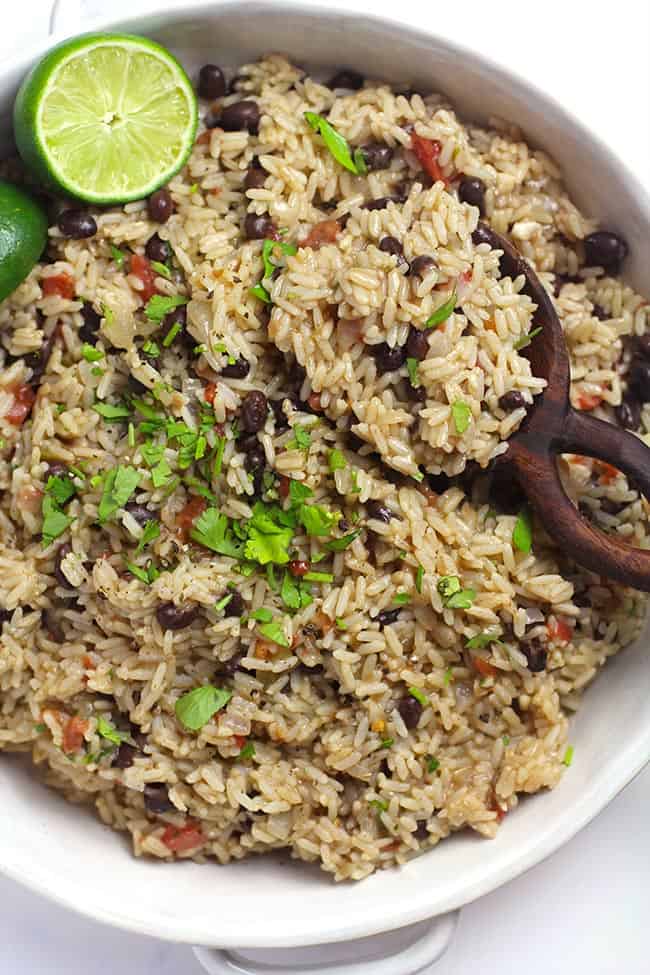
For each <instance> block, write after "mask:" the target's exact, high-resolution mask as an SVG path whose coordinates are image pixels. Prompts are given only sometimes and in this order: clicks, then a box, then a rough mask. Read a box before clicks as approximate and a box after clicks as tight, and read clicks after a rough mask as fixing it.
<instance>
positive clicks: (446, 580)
mask: <svg viewBox="0 0 650 975" xmlns="http://www.w3.org/2000/svg"><path fill="white" fill-rule="evenodd" d="M437 588H438V592H439V593H440V595H441V596H442V602H443V605H445V606H448V607H449V608H450V609H469V607H470V606H471V605H472V603H473V602H474V600H475V598H476V592H475V590H474V589H461V585H460V579H459V578H458V576H441V578H440V579H439V580H438V587H437Z"/></svg>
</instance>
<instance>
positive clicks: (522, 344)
mask: <svg viewBox="0 0 650 975" xmlns="http://www.w3.org/2000/svg"><path fill="white" fill-rule="evenodd" d="M541 331H542V326H541V325H540V326H539V327H538V328H534V329H532V331H530V332H529V333H528V334H527V335H522V336H521V338H518V339H517V341H516V342H515V343H514V345H513V346H512V347H513V349H516V350H517V352H520V351H521V349H525V348H526V347H527V346H528V345H530V343H531V342H532V340H533V339H534V338H535V336H536V335H539V333H540V332H541Z"/></svg>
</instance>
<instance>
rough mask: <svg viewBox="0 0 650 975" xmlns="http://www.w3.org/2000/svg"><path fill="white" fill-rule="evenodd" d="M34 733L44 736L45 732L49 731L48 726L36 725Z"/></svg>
mask: <svg viewBox="0 0 650 975" xmlns="http://www.w3.org/2000/svg"><path fill="white" fill-rule="evenodd" d="M34 731H35V732H36V734H37V735H42V734H43V732H44V731H47V725H46V724H35V725H34Z"/></svg>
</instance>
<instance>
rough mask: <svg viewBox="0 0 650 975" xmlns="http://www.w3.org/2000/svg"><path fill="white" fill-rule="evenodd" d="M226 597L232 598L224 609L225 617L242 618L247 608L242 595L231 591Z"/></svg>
mask: <svg viewBox="0 0 650 975" xmlns="http://www.w3.org/2000/svg"><path fill="white" fill-rule="evenodd" d="M226 595H227V596H230V601H229V602H228V604H227V605H226V606H225V607H224V611H223V614H224V616H242V615H243V613H244V610H245V608H246V604H245V602H244V597H243V596H242V594H241V593H239V592H236V591H235V590H229V591H228V592H227V593H226Z"/></svg>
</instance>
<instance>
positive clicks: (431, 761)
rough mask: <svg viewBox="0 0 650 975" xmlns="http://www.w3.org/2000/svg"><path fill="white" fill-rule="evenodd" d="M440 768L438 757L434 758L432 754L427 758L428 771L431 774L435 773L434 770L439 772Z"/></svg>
mask: <svg viewBox="0 0 650 975" xmlns="http://www.w3.org/2000/svg"><path fill="white" fill-rule="evenodd" d="M439 768H440V762H439V761H438V759H437V758H433V756H432V755H430V756H429V757H428V758H427V772H428V773H429V774H430V775H433V773H434V772H437V771H438V769H439Z"/></svg>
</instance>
